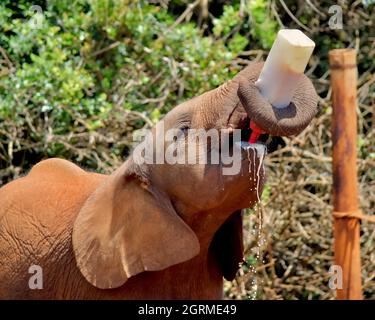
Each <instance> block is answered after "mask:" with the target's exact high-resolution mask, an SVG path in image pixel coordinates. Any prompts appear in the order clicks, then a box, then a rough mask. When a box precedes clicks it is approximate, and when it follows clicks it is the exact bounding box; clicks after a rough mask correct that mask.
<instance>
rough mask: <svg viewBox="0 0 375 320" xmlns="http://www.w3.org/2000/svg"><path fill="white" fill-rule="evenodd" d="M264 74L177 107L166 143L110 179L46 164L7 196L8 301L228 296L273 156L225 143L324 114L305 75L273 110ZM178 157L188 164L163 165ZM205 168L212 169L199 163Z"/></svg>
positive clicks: (157, 138) (148, 145)
mask: <svg viewBox="0 0 375 320" xmlns="http://www.w3.org/2000/svg"><path fill="white" fill-rule="evenodd" d="M261 67H262V64H251V65H249V66H248V67H247V68H246V69H244V70H243V71H242V72H240V73H239V74H238V75H237V76H236V77H234V78H233V79H232V80H230V81H228V82H226V83H224V84H223V85H221V86H220V87H218V88H216V89H215V90H212V91H209V92H206V93H205V94H203V95H201V96H199V97H195V98H193V99H191V100H189V101H187V102H184V103H182V104H180V105H178V106H177V107H175V108H174V109H173V110H172V111H170V112H169V113H168V114H167V115H166V116H165V117H164V119H163V120H162V124H163V131H162V133H160V130H159V132H158V130H157V128H154V130H153V131H152V133H151V134H150V135H149V136H147V137H146V139H145V140H144V145H143V147H144V149H143V150H142V151H141V152H139V150H138V149H137V148H135V150H134V152H133V154H132V156H130V157H129V158H128V159H127V160H126V162H125V163H124V164H123V165H122V166H121V167H120V168H118V169H117V170H116V171H114V172H113V173H112V174H111V175H109V176H106V175H102V174H97V173H92V172H85V171H83V170H82V169H80V168H79V167H78V166H76V165H74V164H72V163H70V162H68V161H66V160H62V159H48V160H44V161H42V162H40V163H38V164H36V165H35V166H34V167H33V168H32V170H31V171H30V172H29V174H28V175H27V176H25V177H22V178H19V179H17V180H15V181H13V182H10V183H8V184H7V185H5V186H3V187H2V188H1V189H0V298H1V299H12V298H15V299H220V298H222V296H223V277H225V278H226V279H229V280H231V279H233V278H234V277H235V274H236V272H237V269H238V268H239V264H240V263H241V262H242V261H243V245H242V216H241V209H243V208H247V207H251V206H253V205H254V204H255V203H256V202H257V201H258V200H259V197H260V195H261V192H262V188H263V184H264V179H265V176H264V169H263V166H262V163H261V162H262V159H263V155H264V152H265V146H263V145H261V144H257V145H255V146H254V145H253V146H251V145H248V144H246V143H242V144H241V142H239V143H238V142H234V143H231V142H229V143H227V144H225V143H223V141H224V140H225V139H224V136H227V137H229V138H231V137H232V136H235V135H236V134H235V133H236V132H238V130H236V129H239V130H242V140H246V141H247V140H248V135H249V130H243V129H248V128H249V121H250V120H252V121H254V122H255V123H256V124H257V125H258V126H259V127H260V128H261V129H263V130H265V131H266V132H268V133H269V134H272V135H294V134H298V133H299V132H301V131H302V130H303V129H304V128H305V127H306V126H307V125H308V124H309V122H310V121H311V119H312V118H313V116H314V115H315V113H316V105H317V95H316V93H315V90H314V88H313V86H312V84H311V82H310V81H309V80H308V79H307V78H306V77H305V76H301V79H300V82H299V86H298V88H297V90H296V92H295V94H294V97H293V101H292V102H291V103H290V105H289V106H288V107H287V108H285V109H276V108H274V107H273V106H271V105H270V104H269V103H268V102H267V101H266V100H265V99H264V98H263V97H262V96H261V94H260V93H259V91H258V89H257V88H256V87H255V85H254V82H255V80H256V79H257V78H258V76H259V73H260V70H261ZM194 129H201V130H195V131H194ZM203 129H204V130H203ZM171 130H172V132H174V133H173V134H172V135H170V134H169V133H170V132H171ZM191 131H194V132H208V131H209V132H210V134H211V135H210V137H208V138H207V139H199V138H201V134H195V135H190V134H189V132H191ZM168 132H169V133H168ZM214 133H220V134H218V135H216V136H215V134H214ZM245 133H246V134H245ZM168 135H169V136H168ZM215 137H219V138H215ZM229 140H230V139H229ZM197 141H198V142H197ZM160 142H162V143H160ZM215 142H220V143H218V144H217V145H215ZM192 146H193V147H192ZM244 146H247V147H244ZM137 150H138V151H137ZM171 150H172V151H171ZM176 150H177V151H186V153H185V154H189V156H188V158H189V159H188V160H186V159H185V160H186V161H185V162H184V161H182V160H183V159H182V158H183V157H180V156H178V157H177V158H175V160H176V161H175V162H173V161H165V159H166V158H167V156H169V158H171V157H172V158H173V157H174V155H175V154H176V152H175V151H176ZM192 151H194V152H195V154H194V152H192ZM236 152H237V154H239V156H240V158H239V162H238V168H235V169H236V170H232V171H228V172H229V173H228V172H227V173H224V169H228V163H224V161H223V159H224V158H223V157H222V155H223V154H224V153H227V154H228V155H233V156H234V154H235V153H236ZM191 154H193V155H192V156H191ZM160 155H161V156H160ZM215 155H216V156H218V159H219V161H213V160H212V157H211V156H215ZM155 156H156V157H155ZM156 158H159V160H160V159H164V161H158V159H156ZM202 158H210V160H209V161H192V160H201V159H202ZM172 160H173V159H172Z"/></svg>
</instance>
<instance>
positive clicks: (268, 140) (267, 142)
mask: <svg viewBox="0 0 375 320" xmlns="http://www.w3.org/2000/svg"><path fill="white" fill-rule="evenodd" d="M248 121H249V123H250V119H249V120H248ZM251 133H252V130H251V129H250V128H246V129H243V128H241V141H243V142H248V141H249V139H250V136H251ZM256 143H258V144H263V145H264V146H265V147H266V149H267V154H270V153H272V152H274V151H276V150H277V149H279V148H283V147H284V146H285V141H284V140H283V138H282V137H279V136H272V135H270V134H268V133H264V134H261V135H260V136H259V138H258V140H257V142H256Z"/></svg>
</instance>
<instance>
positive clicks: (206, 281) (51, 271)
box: [0, 159, 222, 299]
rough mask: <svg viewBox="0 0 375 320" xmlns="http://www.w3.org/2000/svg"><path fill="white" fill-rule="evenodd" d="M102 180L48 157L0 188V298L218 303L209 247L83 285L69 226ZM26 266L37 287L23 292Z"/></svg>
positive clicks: (217, 279)
mask: <svg viewBox="0 0 375 320" xmlns="http://www.w3.org/2000/svg"><path fill="white" fill-rule="evenodd" d="M106 178H108V176H106V175H102V174H97V173H92V172H85V171H84V170H82V169H81V168H79V167H78V166H76V165H74V164H72V163H70V162H68V161H65V160H62V159H49V160H44V161H42V162H40V163H39V164H37V165H36V166H35V167H34V168H33V169H32V170H31V171H30V173H29V174H28V175H27V176H25V177H22V178H20V179H18V180H15V181H14V182H13V183H11V184H8V185H6V186H5V187H4V188H2V189H0V199H1V200H2V201H1V204H2V206H3V207H2V210H1V216H0V244H1V246H0V261H1V267H0V299H220V298H221V297H222V274H221V272H220V270H219V269H218V268H217V265H216V264H215V261H214V260H215V257H214V255H213V254H212V252H210V250H205V251H201V252H200V254H199V255H198V256H196V257H194V258H193V259H191V260H189V261H187V262H185V263H182V264H179V265H175V266H171V267H170V268H167V269H165V270H162V271H155V272H147V273H142V274H140V275H138V276H137V277H134V278H131V279H130V280H129V281H128V282H126V284H124V285H123V286H122V287H120V288H116V289H110V290H102V289H98V288H95V287H93V286H92V285H91V284H89V283H88V282H87V281H86V279H85V278H84V277H83V276H82V275H81V273H80V271H79V269H78V268H77V266H76V263H75V258H74V253H73V248H72V228H73V223H74V221H75V219H76V216H77V214H78V212H79V210H80V208H81V207H82V206H83V204H84V202H85V201H86V199H87V198H88V196H89V195H90V194H91V193H92V192H93V191H94V190H95V189H96V188H97V187H98V185H99V184H100V183H102V182H103V180H104V179H106ZM67 185H69V188H67V187H66V186H67ZM5 194H6V196H4V195H5ZM49 194H52V195H53V196H49ZM5 197H6V199H5ZM4 199H5V204H4ZM32 265H38V266H40V267H42V270H43V289H30V288H29V280H30V278H31V277H32V275H33V273H29V267H30V266H32ZM194 270H199V272H193V271H194ZM161 288H162V290H161Z"/></svg>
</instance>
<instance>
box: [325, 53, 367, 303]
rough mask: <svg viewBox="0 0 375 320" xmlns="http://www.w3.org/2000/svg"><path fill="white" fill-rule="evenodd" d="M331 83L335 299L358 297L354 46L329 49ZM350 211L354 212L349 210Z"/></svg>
mask: <svg viewBox="0 0 375 320" xmlns="http://www.w3.org/2000/svg"><path fill="white" fill-rule="evenodd" d="M329 63H330V70H331V86H332V106H333V113H332V141H333V207H334V213H336V214H334V239H335V241H334V255H335V264H336V265H338V266H341V268H342V289H340V288H337V289H336V290H337V291H336V296H337V299H362V284H361V261H360V222H359V219H358V218H356V217H353V216H355V213H358V212H359V211H358V209H359V208H358V189H357V163H356V162H357V114H356V109H357V65H356V53H355V50H354V49H335V50H331V51H330V52H329ZM353 213H354V214H353Z"/></svg>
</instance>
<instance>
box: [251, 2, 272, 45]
mask: <svg viewBox="0 0 375 320" xmlns="http://www.w3.org/2000/svg"><path fill="white" fill-rule="evenodd" d="M268 4H269V1H266V0H251V1H249V2H248V6H249V9H250V12H251V16H252V18H253V30H252V34H253V36H254V37H255V38H257V39H259V42H260V44H261V46H262V48H264V49H271V47H272V44H273V41H274V40H275V38H276V34H277V31H278V29H279V27H278V24H277V22H276V21H275V20H274V19H273V18H272V17H271V15H270V9H269V7H268Z"/></svg>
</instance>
